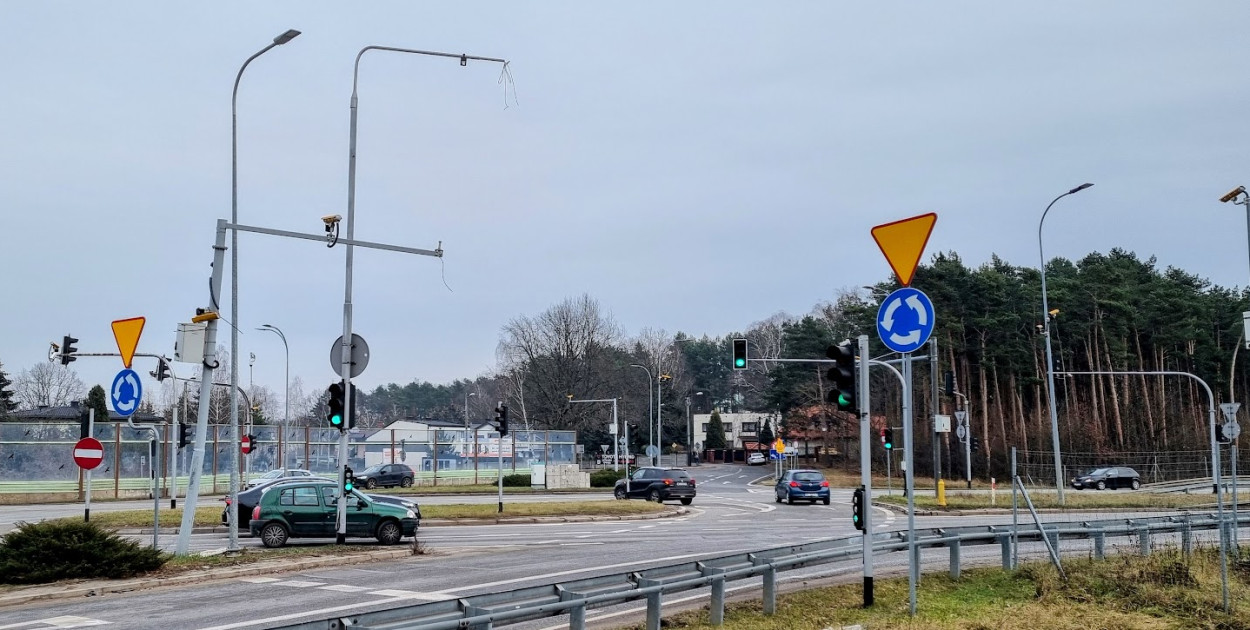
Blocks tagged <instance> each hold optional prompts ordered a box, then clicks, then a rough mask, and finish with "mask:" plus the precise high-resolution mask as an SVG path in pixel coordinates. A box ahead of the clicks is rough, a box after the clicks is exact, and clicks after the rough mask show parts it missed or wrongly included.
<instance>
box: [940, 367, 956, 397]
mask: <svg viewBox="0 0 1250 630" xmlns="http://www.w3.org/2000/svg"><path fill="white" fill-rule="evenodd" d="M943 377H944V378H943V379H942V380H943V381H944V382H943V387H942V393H943V394H946V395H947V396H948V397H950V396H954V395H955V372H954V370H947V371H946V372H945V373H944V374H943Z"/></svg>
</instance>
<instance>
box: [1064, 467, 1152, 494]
mask: <svg viewBox="0 0 1250 630" xmlns="http://www.w3.org/2000/svg"><path fill="white" fill-rule="evenodd" d="M1072 487H1073V488H1076V489H1077V490H1084V489H1087V488H1097V489H1099V490H1106V489H1107V488H1132V489H1134V490H1136V489H1138V488H1140V487H1141V475H1138V474H1137V471H1136V470H1133V469H1132V468H1126V467H1124V466H1111V467H1107V468H1095V469H1094V470H1091V471H1089V472H1087V473H1085V474H1084V475H1081V476H1079V477H1076V478H1074V479H1072Z"/></svg>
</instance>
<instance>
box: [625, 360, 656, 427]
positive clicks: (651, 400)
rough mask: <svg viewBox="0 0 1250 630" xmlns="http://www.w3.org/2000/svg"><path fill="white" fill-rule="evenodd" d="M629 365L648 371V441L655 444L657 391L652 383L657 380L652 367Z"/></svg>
mask: <svg viewBox="0 0 1250 630" xmlns="http://www.w3.org/2000/svg"><path fill="white" fill-rule="evenodd" d="M629 367H633V368H638V369H640V370H642V371H643V372H646V373H647V433H648V434H650V437H648V438H647V441H648V442H649V443H651V444H655V425H654V424H653V423H654V422H655V393H654V392H653V391H652V388H651V384H652V383H654V382H655V379H653V378H651V368H648V367H647V366H645V365H640V364H638V363H630V364H629Z"/></svg>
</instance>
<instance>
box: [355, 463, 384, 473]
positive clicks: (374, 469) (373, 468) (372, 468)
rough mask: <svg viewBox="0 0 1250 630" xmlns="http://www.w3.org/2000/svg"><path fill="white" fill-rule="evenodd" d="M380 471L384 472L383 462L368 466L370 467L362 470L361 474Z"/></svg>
mask: <svg viewBox="0 0 1250 630" xmlns="http://www.w3.org/2000/svg"><path fill="white" fill-rule="evenodd" d="M380 472H382V465H381V464H379V465H377V466H370V467H368V468H366V469H364V470H362V471H361V473H360V474H362V475H364V474H371V475H376V474H377V473H380Z"/></svg>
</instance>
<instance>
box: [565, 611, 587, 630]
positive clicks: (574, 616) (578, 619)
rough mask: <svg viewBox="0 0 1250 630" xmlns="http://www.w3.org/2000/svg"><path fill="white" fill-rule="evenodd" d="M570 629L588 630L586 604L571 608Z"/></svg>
mask: <svg viewBox="0 0 1250 630" xmlns="http://www.w3.org/2000/svg"><path fill="white" fill-rule="evenodd" d="M569 630H586V606H585V605H582V606H578V607H576V608H570V609H569Z"/></svg>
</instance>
